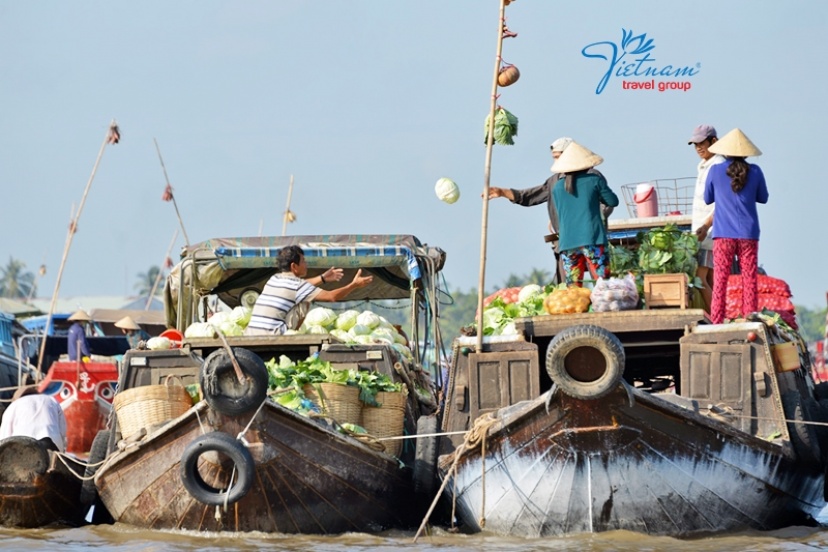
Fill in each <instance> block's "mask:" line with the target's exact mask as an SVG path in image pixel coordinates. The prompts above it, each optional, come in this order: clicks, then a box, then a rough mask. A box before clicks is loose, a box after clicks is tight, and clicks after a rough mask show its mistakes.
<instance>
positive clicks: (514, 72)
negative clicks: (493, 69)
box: [497, 65, 520, 86]
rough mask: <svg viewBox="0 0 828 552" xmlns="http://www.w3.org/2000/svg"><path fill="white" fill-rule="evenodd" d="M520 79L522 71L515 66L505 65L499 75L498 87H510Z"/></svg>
mask: <svg viewBox="0 0 828 552" xmlns="http://www.w3.org/2000/svg"><path fill="white" fill-rule="evenodd" d="M519 78H520V71H518V68H517V67H515V66H514V65H505V66H503V67H501V69H500V72H499V73H498V74H497V84H498V86H509V85H510V84H514V83H515V82H517V80H518V79H519Z"/></svg>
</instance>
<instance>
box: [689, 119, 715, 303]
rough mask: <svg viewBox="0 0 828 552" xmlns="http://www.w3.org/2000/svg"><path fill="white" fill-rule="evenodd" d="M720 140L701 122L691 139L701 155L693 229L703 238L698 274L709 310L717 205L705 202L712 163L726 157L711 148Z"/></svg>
mask: <svg viewBox="0 0 828 552" xmlns="http://www.w3.org/2000/svg"><path fill="white" fill-rule="evenodd" d="M717 140H718V138H717V136H716V129H715V128H713V126H712V125H699V126H697V127H696V128H695V129H693V134H692V135H691V136H690V139H689V140H688V141H687V144H688V145H692V146H693V147H694V148H695V150H696V154H698V156H699V157H700V158H701V161H699V166H698V169H697V173H696V187H695V189H694V191H693V219H692V222H691V226H690V229H691V230H692V231H693V232H695V233H696V237H697V238H698V239H699V253H698V260H699V266H698V268H697V269H696V276H698V277H699V279H701V281H702V285H703V286H704V287H703V288H702V289H701V294H702V298H703V299H704V303H705V305H706V306H707V308H708V310H709V309H710V305H711V303H712V302H713V238H712V236H713V233H712V232H711V229H712V227H713V205H707V204H706V203H705V202H704V182H705V180H706V179H707V173H708V172H709V171H710V167H712V166H713V165H718V164H719V163H722V162H723V161H724V157H722V156H721V155H716V154H714V153H713V152H711V151H710V149H709V148H710V146H712V145H713V144H715V143H716V141H717Z"/></svg>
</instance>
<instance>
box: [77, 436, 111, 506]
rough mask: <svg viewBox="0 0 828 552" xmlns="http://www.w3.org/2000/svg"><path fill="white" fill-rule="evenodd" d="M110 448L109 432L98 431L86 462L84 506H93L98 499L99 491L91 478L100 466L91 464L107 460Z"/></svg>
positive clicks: (83, 488)
mask: <svg viewBox="0 0 828 552" xmlns="http://www.w3.org/2000/svg"><path fill="white" fill-rule="evenodd" d="M108 447H109V430H108V429H102V430H100V431H98V433H97V434H96V435H95V438H94V439H92V447H91V448H90V449H89V458H88V459H87V460H86V463H87V464H90V465H87V466H86V469H85V470H84V472H83V477H84V480H83V483H82V484H81V492H80V503H81V504H83V505H84V506H92V505H93V504H95V500H97V498H98V489H97V487H95V481H94V480H92V479H87V478H91V477H92V476H94V475H95V474H96V473H97V472H98V469H99V468H100V466H93V465H91V464H98V463H100V462H102V461H103V459H104V458H106V453H107V450H106V449H107V448H108Z"/></svg>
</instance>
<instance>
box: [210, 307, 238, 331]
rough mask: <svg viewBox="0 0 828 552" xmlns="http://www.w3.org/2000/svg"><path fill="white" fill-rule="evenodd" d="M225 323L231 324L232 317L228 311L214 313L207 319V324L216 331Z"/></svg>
mask: <svg viewBox="0 0 828 552" xmlns="http://www.w3.org/2000/svg"><path fill="white" fill-rule="evenodd" d="M225 322H230V323H231V324H232V323H233V318H232V315H231V313H230V312H228V311H220V312H216V313H214V314H213V315H212V316H211V317H210V318H208V319H207V323H208V324H210V325H211V326H213V327H214V328H216V329H218V328H219V326H221V325H222V324H224V323H225Z"/></svg>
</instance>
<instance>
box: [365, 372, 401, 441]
mask: <svg viewBox="0 0 828 552" xmlns="http://www.w3.org/2000/svg"><path fill="white" fill-rule="evenodd" d="M407 397H408V389H407V388H406V387H403V388H402V392H399V393H397V392H387V391H380V392H378V393H377V403H379V405H380V406H368V405H365V406H364V407H363V408H362V427H364V428H365V431H367V432H368V433H369V434H371V435H373V436H374V437H376V438H378V439H382V438H383V437H401V436H402V434H403V425H404V423H405V401H406V398H407ZM382 444H383V445H385V452H387V453H388V454H390V455H392V456H399V455H400V452H402V445H403V442H402V440H401V439H398V440H393V441H382Z"/></svg>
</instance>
